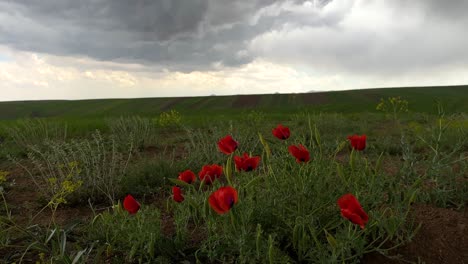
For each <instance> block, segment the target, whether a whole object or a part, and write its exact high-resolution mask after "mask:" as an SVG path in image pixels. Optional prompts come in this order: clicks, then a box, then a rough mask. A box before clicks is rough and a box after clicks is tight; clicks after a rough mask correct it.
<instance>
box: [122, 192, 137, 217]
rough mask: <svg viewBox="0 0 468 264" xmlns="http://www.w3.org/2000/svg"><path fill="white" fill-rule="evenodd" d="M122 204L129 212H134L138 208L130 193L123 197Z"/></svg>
mask: <svg viewBox="0 0 468 264" xmlns="http://www.w3.org/2000/svg"><path fill="white" fill-rule="evenodd" d="M123 206H124V208H125V210H127V211H128V213H130V214H136V213H137V212H138V210H140V204H139V203H138V202H137V201H136V200H135V198H133V196H132V195H130V194H129V195H127V196H126V197H125V199H124V201H123Z"/></svg>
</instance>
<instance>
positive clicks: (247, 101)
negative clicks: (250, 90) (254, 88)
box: [232, 94, 262, 108]
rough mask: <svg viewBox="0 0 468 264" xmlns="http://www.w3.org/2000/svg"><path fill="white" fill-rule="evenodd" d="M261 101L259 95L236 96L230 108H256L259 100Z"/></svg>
mask: <svg viewBox="0 0 468 264" xmlns="http://www.w3.org/2000/svg"><path fill="white" fill-rule="evenodd" d="M261 99H262V96H261V95H258V94H253V95H238V96H236V99H235V100H234V102H233V103H232V107H236V108H248V107H252V108H253V107H256V106H257V105H258V104H259V102H260V100H261Z"/></svg>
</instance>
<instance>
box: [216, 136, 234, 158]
mask: <svg viewBox="0 0 468 264" xmlns="http://www.w3.org/2000/svg"><path fill="white" fill-rule="evenodd" d="M237 146H238V143H237V141H235V140H234V139H232V136H231V135H227V136H225V137H223V138H222V139H220V140H219V141H218V148H219V150H220V151H221V152H222V153H224V154H227V155H229V154H231V153H233V152H234V151H235V150H236V149H237Z"/></svg>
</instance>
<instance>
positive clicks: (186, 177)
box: [178, 170, 197, 184]
mask: <svg viewBox="0 0 468 264" xmlns="http://www.w3.org/2000/svg"><path fill="white" fill-rule="evenodd" d="M178 179H179V180H181V181H184V182H186V183H188V184H191V183H193V182H195V181H196V180H197V177H196V176H195V173H193V171H191V170H186V171H184V172H181V173H179V177H178Z"/></svg>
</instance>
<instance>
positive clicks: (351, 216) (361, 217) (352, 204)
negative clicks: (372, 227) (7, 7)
mask: <svg viewBox="0 0 468 264" xmlns="http://www.w3.org/2000/svg"><path fill="white" fill-rule="evenodd" d="M338 206H339V207H340V209H341V215H342V216H343V217H344V218H346V219H348V220H349V221H351V222H352V223H354V224H356V225H359V226H360V227H361V228H362V229H364V226H365V225H366V224H367V221H368V220H369V216H368V215H367V214H366V212H364V210H363V209H362V207H361V205H360V204H359V202H358V200H357V199H356V197H354V195H352V194H350V193H348V194H345V195H343V196H341V197H340V198H339V199H338Z"/></svg>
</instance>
